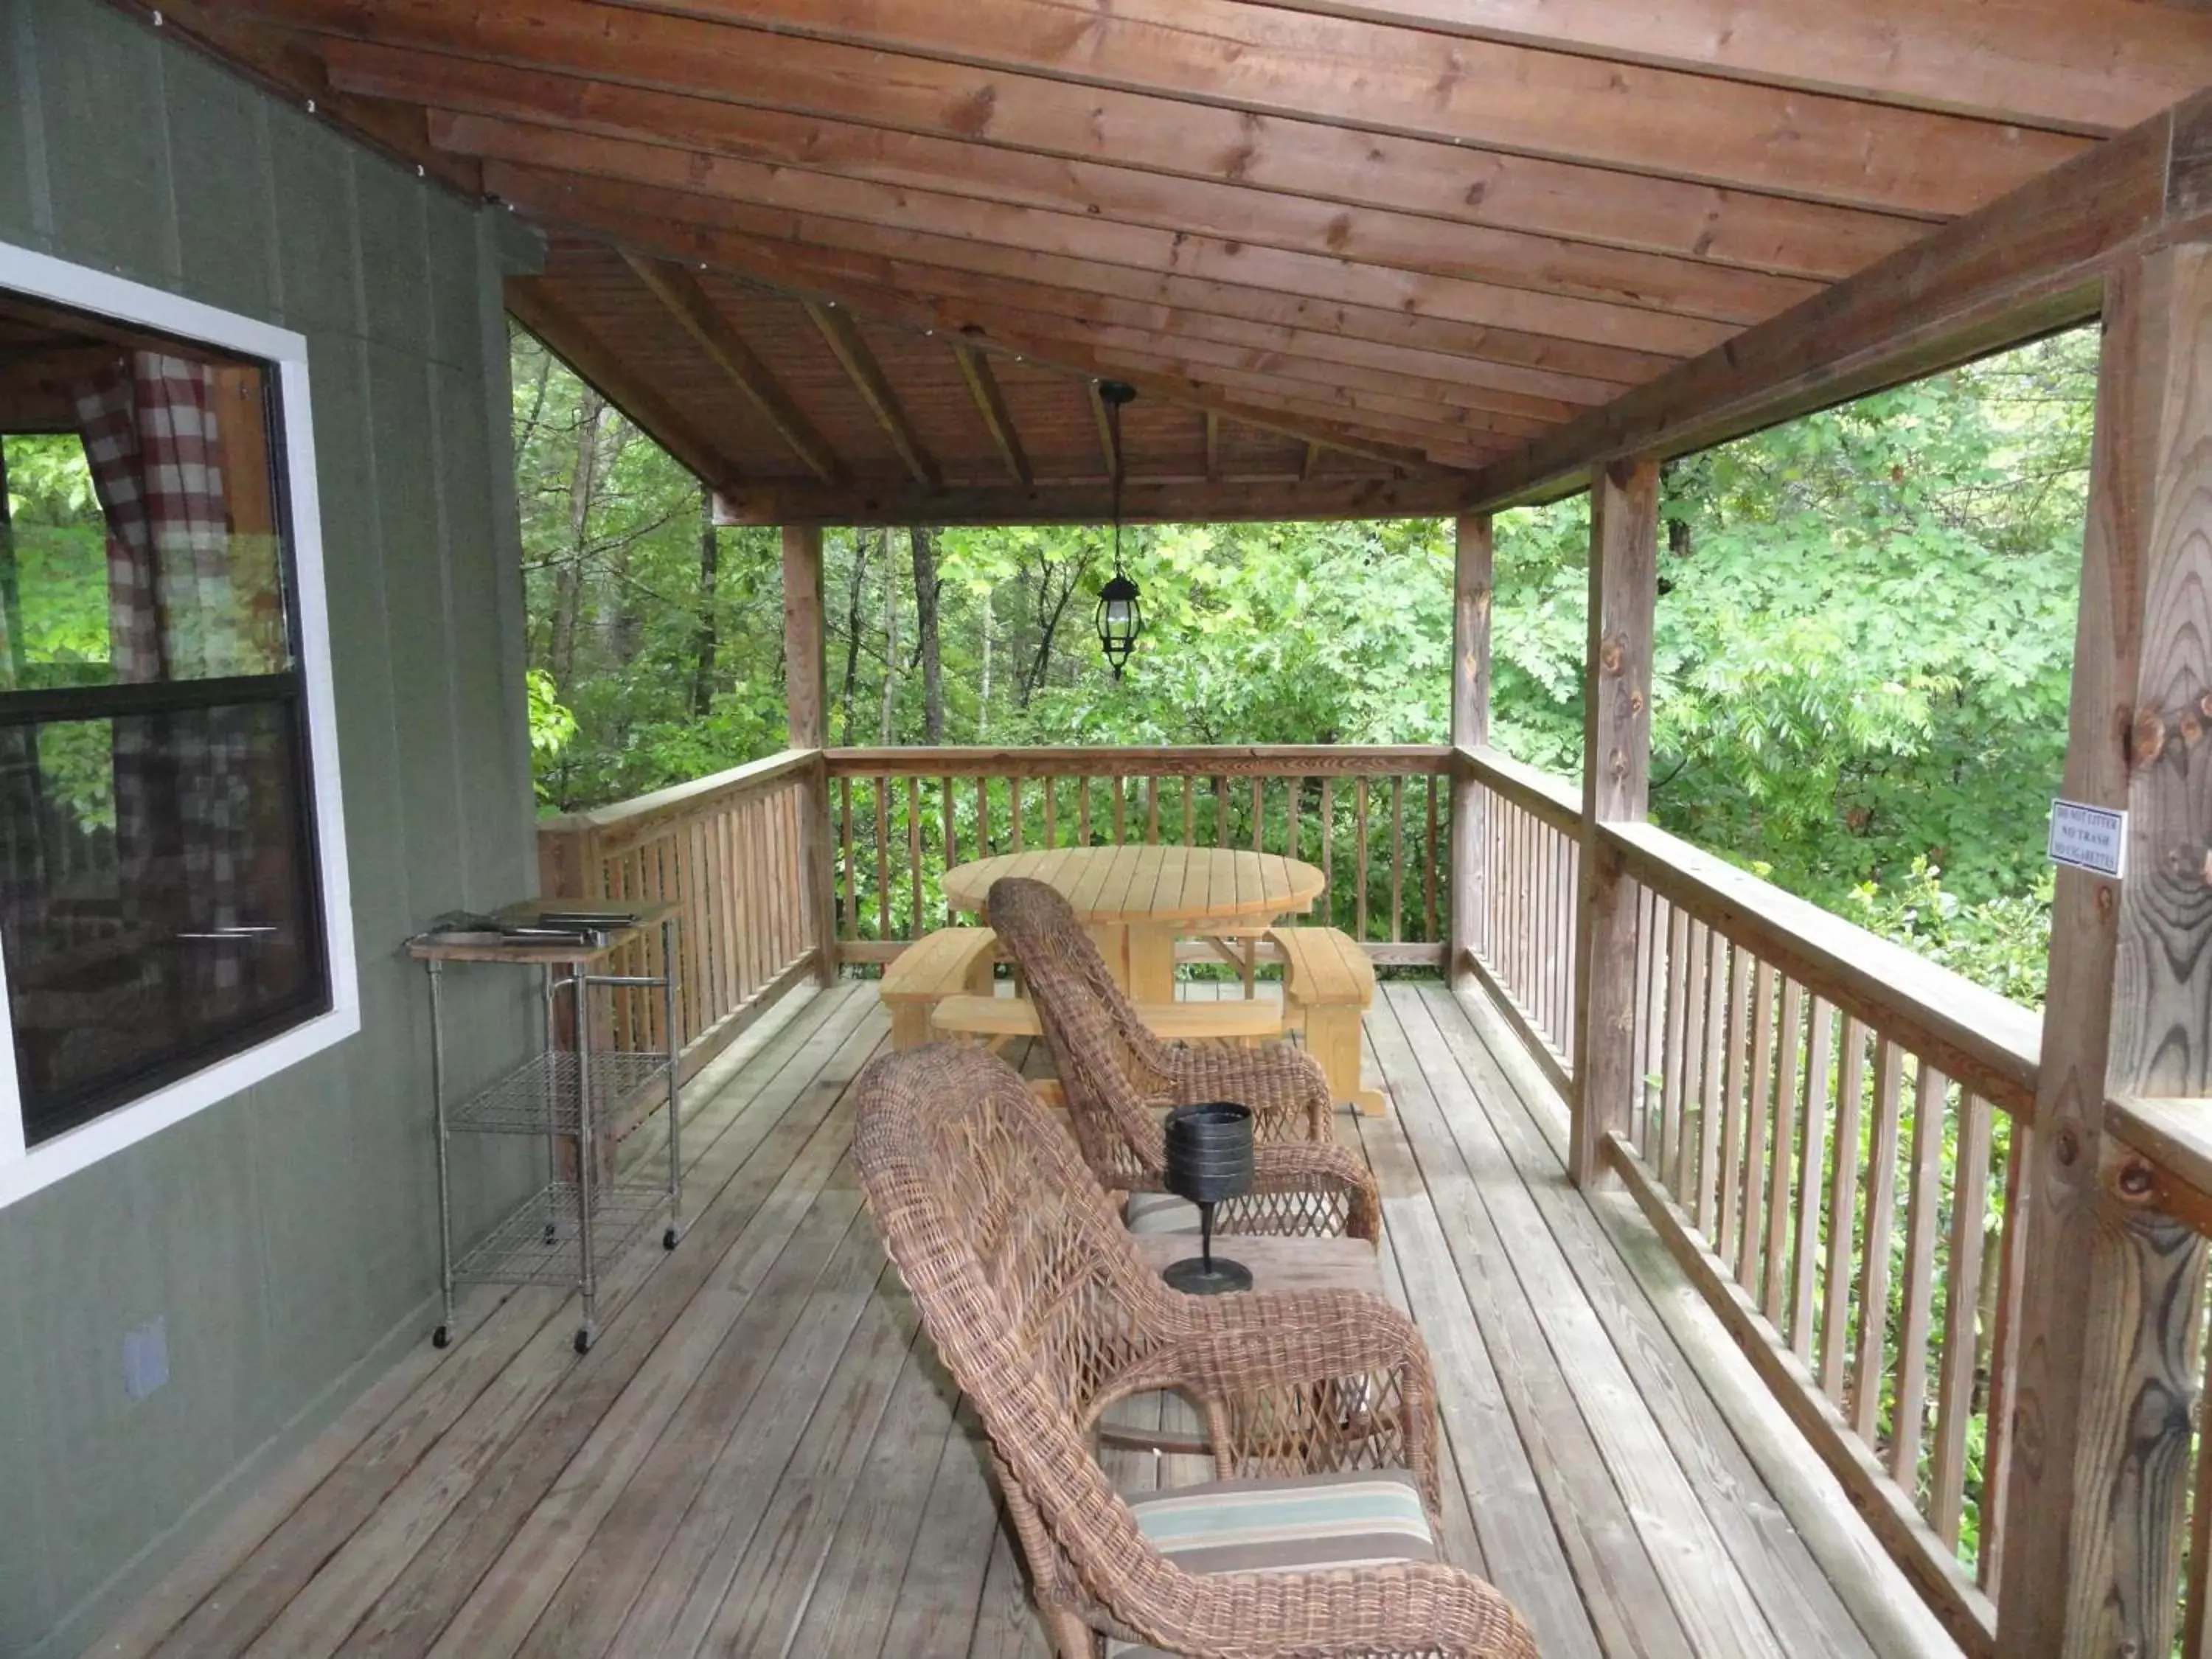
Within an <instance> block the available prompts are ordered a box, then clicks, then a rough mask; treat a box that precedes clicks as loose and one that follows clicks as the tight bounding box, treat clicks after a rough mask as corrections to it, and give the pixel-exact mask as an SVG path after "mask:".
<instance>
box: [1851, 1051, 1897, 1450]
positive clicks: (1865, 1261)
mask: <svg viewBox="0 0 2212 1659" xmlns="http://www.w3.org/2000/svg"><path fill="white" fill-rule="evenodd" d="M1904 1065H1905V1054H1904V1051H1903V1050H1902V1049H1900V1048H1899V1047H1898V1046H1897V1045H1896V1044H1895V1043H1893V1042H1891V1041H1890V1040H1889V1039H1888V1038H1887V1037H1886V1036H1885V1037H1877V1038H1876V1039H1875V1099H1874V1145H1873V1146H1872V1149H1871V1151H1870V1153H1869V1158H1868V1159H1867V1177H1866V1234H1865V1239H1866V1243H1865V1248H1864V1251H1863V1255H1862V1257H1861V1261H1860V1265H1859V1295H1858V1305H1859V1331H1858V1345H1857V1346H1858V1352H1857V1356H1856V1358H1854V1360H1853V1363H1852V1365H1851V1426H1852V1427H1853V1428H1854V1429H1856V1430H1857V1431H1858V1437H1859V1438H1860V1439H1862V1440H1863V1441H1865V1442H1866V1443H1867V1444H1868V1445H1869V1446H1871V1445H1873V1444H1874V1443H1875V1431H1876V1430H1877V1429H1878V1427H1879V1426H1880V1424H1881V1379H1882V1374H1883V1364H1882V1360H1883V1353H1884V1345H1885V1342H1886V1340H1887V1336H1888V1334H1889V1240H1890V1236H1891V1234H1892V1233H1893V1232H1894V1231H1896V1225H1897V1142H1898V1118H1899V1104H1900V1096H1901V1093H1902V1090H1903V1078H1904Z"/></svg>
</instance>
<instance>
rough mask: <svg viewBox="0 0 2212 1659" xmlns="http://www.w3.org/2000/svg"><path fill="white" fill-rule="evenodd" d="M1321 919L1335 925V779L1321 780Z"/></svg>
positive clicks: (1327, 925)
mask: <svg viewBox="0 0 2212 1659" xmlns="http://www.w3.org/2000/svg"><path fill="white" fill-rule="evenodd" d="M1321 919H1322V927H1335V926H1336V780H1335V779H1334V778H1323V779H1322V781H1321Z"/></svg>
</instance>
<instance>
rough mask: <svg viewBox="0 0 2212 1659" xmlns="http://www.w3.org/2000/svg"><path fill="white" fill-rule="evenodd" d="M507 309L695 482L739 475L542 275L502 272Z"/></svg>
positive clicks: (717, 483)
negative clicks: (602, 338) (518, 274)
mask: <svg viewBox="0 0 2212 1659" xmlns="http://www.w3.org/2000/svg"><path fill="white" fill-rule="evenodd" d="M507 309H508V310H509V311H511V312H513V313H514V315H515V317H516V318H517V319H519V320H520V322H521V324H522V325H523V326H524V327H525V328H526V329H528V330H529V331H531V332H532V334H535V335H536V336H537V337H538V338H539V339H540V340H543V341H544V343H545V344H546V346H547V348H548V349H550V350H551V352H552V353H553V355H554V356H556V357H558V358H560V359H561V360H562V362H565V363H567V364H568V367H569V368H573V369H574V370H575V371H576V373H577V374H579V375H580V376H582V377H583V379H585V380H588V381H589V382H591V384H592V386H595V387H597V388H598V389H599V392H600V394H601V395H602V396H604V397H605V398H606V399H607V401H608V402H610V403H611V404H614V406H615V407H616V408H617V409H619V410H622V411H623V414H625V415H627V416H629V418H630V419H631V420H632V421H633V422H635V423H636V424H637V425H638V426H640V427H641V428H644V429H645V430H646V431H647V432H649V433H651V434H652V435H653V441H655V442H657V443H658V444H659V445H660V447H662V448H664V449H665V450H666V451H667V452H668V453H670V454H671V455H673V456H674V457H676V459H678V461H680V462H682V463H683V464H684V466H685V467H686V468H688V469H689V470H690V472H691V473H692V474H693V476H695V477H697V478H698V479H699V480H700V481H701V482H702V483H706V484H708V485H709V486H711V487H713V488H714V489H731V488H733V487H734V486H735V485H736V483H737V481H738V478H739V477H740V476H741V474H740V471H739V470H738V466H737V465H736V464H735V463H734V462H732V460H731V459H730V458H729V457H728V456H726V455H725V454H724V453H722V452H721V451H720V449H719V448H717V447H715V445H714V442H713V441H712V440H711V439H709V438H708V437H707V436H706V435H704V434H703V433H702V432H701V431H700V430H699V428H698V427H697V425H696V423H695V422H693V421H692V420H691V418H690V416H687V415H685V414H684V412H683V411H682V410H678V408H677V407H676V406H675V405H674V404H671V403H670V402H669V401H668V399H667V398H665V397H664V396H662V395H661V394H660V392H658V391H656V390H654V389H653V387H652V386H649V385H647V383H646V382H645V381H643V380H640V379H639V378H638V377H637V375H636V374H635V372H634V370H633V369H632V368H631V367H630V365H629V363H627V362H625V361H624V360H623V357H622V356H621V354H620V353H618V352H617V351H615V350H614V349H611V347H609V346H608V345H607V344H606V343H605V341H603V340H601V339H600V338H599V336H598V335H597V334H596V333H594V332H593V331H592V329H591V327H590V326H589V325H587V324H586V322H585V321H584V320H583V319H581V318H580V317H578V316H577V315H576V314H575V313H574V312H573V311H571V310H570V309H569V308H568V307H567V306H565V305H563V304H562V301H561V299H560V297H559V296H558V295H556V293H555V292H554V290H553V288H552V286H551V284H550V283H547V282H545V281H544V279H543V278H542V277H536V276H510V277H508V278H507Z"/></svg>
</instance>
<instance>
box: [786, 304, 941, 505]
mask: <svg viewBox="0 0 2212 1659" xmlns="http://www.w3.org/2000/svg"><path fill="white" fill-rule="evenodd" d="M805 306H806V314H807V316H809V317H810V318H811V319H813V322H814V326H815V328H816V330H817V331H818V332H819V333H820V334H821V336H822V338H823V341H824V342H825V343H827V344H828V345H829V349H830V351H831V353H832V354H833V355H835V356H836V359H837V361H838V362H840V363H841V364H842V365H843V366H844V369H845V374H846V378H847V379H848V380H851V381H852V383H853V389H854V391H856V392H859V393H860V401H861V402H863V403H865V404H867V406H868V412H869V413H870V414H871V415H873V416H875V417H876V424H877V425H878V426H880V427H881V428H883V429H884V436H886V437H887V438H889V439H890V441H891V447H892V448H893V449H895V450H896V451H897V452H898V458H899V459H900V460H901V461H902V462H904V463H905V464H906V470H907V471H908V472H910V473H912V474H913V475H914V481H915V483H918V484H920V485H921V487H922V488H923V489H940V488H942V487H943V485H944V483H945V476H944V474H943V473H942V472H940V471H939V470H938V465H937V463H936V461H935V460H934V459H932V458H931V456H930V453H929V451H928V449H927V447H925V446H924V445H923V443H922V441H921V438H920V436H919V435H916V433H915V429H914V422H912V421H910V420H908V418H907V413H906V406H905V405H904V404H902V403H900V402H899V398H898V393H897V392H894V391H892V390H891V383H890V380H888V379H886V378H885V376H884V370H883V365H882V364H880V363H878V362H877V361H876V354H875V353H874V352H872V351H871V350H869V349H868V343H867V342H866V340H864V339H862V338H861V337H860V328H859V326H858V325H855V324H854V321H853V319H852V315H851V313H848V312H844V311H841V310H839V309H838V308H837V302H836V301H835V300H809V301H805Z"/></svg>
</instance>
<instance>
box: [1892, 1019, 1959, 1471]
mask: <svg viewBox="0 0 2212 1659" xmlns="http://www.w3.org/2000/svg"><path fill="white" fill-rule="evenodd" d="M1919 1073H1920V1075H1919V1079H1918V1082H1917V1087H1916V1088H1915V1089H1914V1090H1913V1101H1912V1154H1911V1163H1910V1165H1909V1168H1910V1170H1911V1185H1910V1187H1908V1188H1907V1189H1906V1192H1905V1285H1904V1305H1903V1309H1902V1310H1901V1312H1900V1314H1899V1319H1898V1327H1897V1328H1898V1339H1897V1395H1896V1409H1895V1411H1894V1412H1893V1413H1891V1418H1890V1427H1889V1447H1890V1450H1889V1468H1890V1474H1891V1476H1892V1477H1893V1479H1894V1480H1896V1481H1897V1483H1898V1484H1899V1486H1903V1487H1904V1488H1905V1490H1906V1491H1907V1492H1913V1491H1917V1489H1918V1486H1919V1484H1920V1447H1921V1442H1922V1439H1923V1436H1924V1434H1925V1433H1926V1426H1925V1425H1926V1419H1927V1410H1928V1330H1929V1321H1930V1319H1931V1318H1932V1316H1933V1308H1934V1303H1935V1296H1936V1206H1937V1204H1938V1202H1939V1200H1940V1198H1941V1188H1942V1181H1943V1119H1944V1116H1945V1109H1946V1105H1947V1103H1948V1099H1949V1096H1950V1091H1951V1083H1950V1079H1948V1078H1947V1077H1945V1076H1944V1075H1943V1074H1942V1073H1941V1072H1939V1071H1937V1070H1936V1068H1935V1067H1934V1066H1930V1065H1929V1063H1928V1062H1927V1061H1926V1060H1922V1061H1920V1063H1919Z"/></svg>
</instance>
